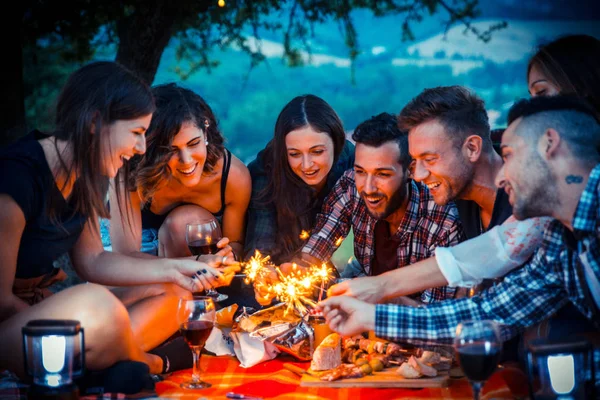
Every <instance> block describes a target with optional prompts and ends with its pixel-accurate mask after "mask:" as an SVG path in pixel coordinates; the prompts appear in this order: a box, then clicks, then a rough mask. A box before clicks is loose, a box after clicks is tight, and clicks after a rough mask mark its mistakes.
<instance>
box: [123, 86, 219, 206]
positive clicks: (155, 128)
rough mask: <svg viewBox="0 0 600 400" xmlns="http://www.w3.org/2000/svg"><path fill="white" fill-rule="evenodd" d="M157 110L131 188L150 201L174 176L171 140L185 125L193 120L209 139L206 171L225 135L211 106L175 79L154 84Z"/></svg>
mask: <svg viewBox="0 0 600 400" xmlns="http://www.w3.org/2000/svg"><path fill="white" fill-rule="evenodd" d="M152 93H153V94H154V97H155V99H156V111H155V112H154V115H153V116H152V121H151V122H150V126H149V127H148V130H147V131H146V141H147V148H146V153H145V154H144V155H143V156H142V157H141V158H139V159H138V160H137V163H136V164H135V165H134V169H133V174H132V177H131V179H130V182H129V190H131V191H135V190H137V192H138V193H139V195H140V197H141V199H142V202H143V203H147V202H148V201H150V200H151V199H152V196H153V195H154V193H156V192H157V191H158V190H159V189H160V188H161V187H163V186H164V185H166V184H167V182H169V180H170V179H171V177H172V172H171V170H170V169H169V166H168V162H169V159H170V158H171V157H172V155H173V151H172V150H171V143H173V139H174V138H175V136H176V135H177V134H178V133H179V131H180V130H181V128H182V127H183V125H185V124H187V123H191V124H193V125H195V126H196V127H197V128H199V129H201V130H202V132H204V134H205V136H206V140H208V145H207V146H206V161H205V163H204V169H203V173H205V174H207V173H211V172H212V171H213V168H214V166H215V164H216V163H217V162H218V161H219V159H220V158H221V157H222V156H223V153H224V150H225V147H224V146H223V142H224V140H223V136H222V135H221V132H220V131H219V128H218V125H217V119H216V118H215V115H214V114H213V111H212V109H211V108H210V106H209V105H208V104H207V103H206V101H204V99H203V98H202V97H200V96H199V95H198V94H196V93H194V92H193V91H191V90H189V89H186V88H182V87H181V86H178V85H176V84H175V83H168V84H164V85H158V86H155V87H153V88H152Z"/></svg>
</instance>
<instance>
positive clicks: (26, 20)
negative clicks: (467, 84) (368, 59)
mask: <svg viewBox="0 0 600 400" xmlns="http://www.w3.org/2000/svg"><path fill="white" fill-rule="evenodd" d="M219 3H221V4H219ZM477 4H478V0H292V1H278V0H225V2H219V1H216V0H211V1H207V0H194V1H190V0H153V1H151V2H148V1H144V0H37V1H31V0H30V1H26V2H25V3H24V4H23V5H22V8H21V9H20V10H19V9H17V11H15V14H14V15H12V16H13V17H14V19H13V21H15V22H16V23H17V25H20V26H18V27H17V28H16V29H15V28H13V29H11V31H10V35H9V32H7V35H9V36H11V37H10V39H6V38H5V41H7V42H8V40H12V41H13V43H19V42H20V44H21V46H20V47H19V46H18V45H17V46H12V47H9V48H7V50H8V51H9V53H10V54H8V57H9V59H10V60H11V65H12V68H11V70H10V74H9V75H8V76H5V78H4V79H6V83H10V85H5V89H7V90H8V93H7V96H5V98H4V99H3V102H4V103H8V102H10V104H3V105H4V107H3V111H2V112H3V114H5V115H3V116H2V121H3V123H2V126H0V128H1V129H2V136H1V137H0V143H8V142H10V141H12V140H13V139H14V138H16V137H18V136H20V135H22V134H23V133H24V132H25V129H26V128H25V122H24V121H25V112H26V110H24V107H23V104H24V99H25V97H30V96H31V95H32V94H34V93H36V91H40V92H43V94H44V95H48V92H53V91H56V90H57V89H56V87H55V86H53V85H51V84H50V85H47V84H46V82H48V81H47V80H50V82H52V83H54V84H55V83H56V82H57V80H59V79H58V78H59V77H60V76H62V75H61V71H63V70H65V69H66V68H65V66H68V65H73V64H78V63H82V62H85V61H87V60H89V59H90V58H91V57H92V56H93V54H94V49H95V48H97V46H98V45H101V44H104V45H106V44H116V45H118V50H117V56H116V61H119V62H121V63H122V64H124V65H125V66H127V67H129V68H130V69H132V70H134V71H135V72H137V73H138V74H139V75H140V76H141V77H142V78H143V79H145V80H146V81H147V82H149V83H152V81H153V80H154V76H155V74H156V71H157V68H158V65H159V62H160V60H161V56H162V53H163V51H164V49H165V47H166V46H167V45H168V44H169V43H170V42H171V41H172V40H174V41H176V42H175V43H177V51H176V57H177V60H178V67H177V73H178V75H179V76H180V77H181V78H182V79H185V78H187V77H188V76H190V75H191V74H193V73H194V72H196V71H198V70H199V69H202V68H206V69H208V70H210V69H211V68H214V67H216V66H217V65H218V63H219V62H218V60H217V59H213V58H211V50H214V49H217V48H227V47H229V46H237V47H238V48H240V49H242V50H244V51H245V52H246V53H247V54H248V55H249V68H252V67H254V66H256V65H258V64H259V63H260V62H262V61H263V60H264V59H265V57H264V55H263V54H262V53H261V51H260V45H258V46H253V45H252V42H251V41H248V40H247V39H248V36H249V35H251V36H254V37H256V38H260V32H278V33H281V35H282V41H283V44H284V49H285V52H284V60H285V62H286V63H287V65H289V66H299V65H302V64H303V63H304V59H303V57H302V51H303V50H304V51H307V52H308V53H309V54H310V46H309V40H310V39H311V37H313V36H314V27H315V26H316V25H317V24H320V23H324V22H330V21H335V22H337V23H338V24H339V27H340V32H341V34H342V35H343V37H344V40H345V43H346V45H347V47H348V53H349V57H350V59H351V60H352V61H354V60H356V58H357V57H359V55H360V46H359V32H357V31H356V29H355V25H354V22H353V19H352V12H353V11H355V10H361V9H362V10H370V11H371V12H372V13H373V14H374V15H376V16H389V15H397V16H398V23H399V25H401V27H402V38H401V40H412V39H414V37H413V34H412V31H411V26H412V25H413V24H416V23H419V22H420V21H421V20H422V19H423V18H425V17H427V16H429V15H433V14H434V13H437V12H439V11H442V12H445V13H446V14H447V15H448V19H447V26H448V27H449V26H450V25H452V24H454V23H455V22H457V21H459V22H462V23H463V24H464V25H465V27H466V29H469V30H471V31H472V32H474V33H475V34H476V35H477V36H478V37H479V38H480V39H482V40H483V41H487V40H489V33H490V32H491V31H493V30H495V29H499V28H501V26H493V27H490V30H489V31H487V32H477V31H476V30H474V28H473V27H472V26H471V25H470V21H471V20H472V19H473V18H475V17H476V16H477V15H478V10H477ZM382 34H384V33H382ZM15 35H17V36H19V35H20V36H21V40H20V41H19V40H18V38H17V37H16V36H15ZM399 39H400V38H399ZM213 54H214V53H213ZM67 69H68V68H67ZM352 79H354V77H353V76H352ZM44 91H45V92H44ZM9 106H10V107H9Z"/></svg>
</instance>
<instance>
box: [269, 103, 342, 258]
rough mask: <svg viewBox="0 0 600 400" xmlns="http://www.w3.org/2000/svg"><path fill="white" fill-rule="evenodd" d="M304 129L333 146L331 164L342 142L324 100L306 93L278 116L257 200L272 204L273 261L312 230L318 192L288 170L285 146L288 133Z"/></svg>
mask: <svg viewBox="0 0 600 400" xmlns="http://www.w3.org/2000/svg"><path fill="white" fill-rule="evenodd" d="M306 126H310V127H312V128H313V129H314V130H315V131H317V132H323V133H326V134H328V135H329V137H330V138H331V140H332V141H333V146H334V163H333V164H334V165H335V163H336V162H337V160H338V158H339V156H340V154H341V152H342V150H343V148H344V144H345V141H346V135H345V132H344V126H343V125H342V121H341V120H340V118H339V116H338V115H337V114H336V112H335V111H334V110H333V108H331V106H330V105H329V104H327V102H325V100H323V99H321V98H319V97H317V96H314V95H311V94H307V95H303V96H298V97H295V98H294V99H292V101H290V102H289V103H288V104H287V105H286V106H285V107H284V108H283V110H281V112H280V113H279V116H278V117H277V122H276V123H275V134H274V137H273V139H272V140H271V141H270V142H269V143H268V144H267V147H266V149H265V153H264V165H265V170H266V171H267V175H268V177H269V180H268V184H267V187H266V188H265V190H264V191H263V192H262V193H261V195H260V197H259V201H264V202H273V203H274V205H275V209H276V211H277V228H278V235H277V239H276V246H275V249H276V250H275V251H274V252H273V254H271V257H273V259H274V260H278V259H282V258H283V257H288V256H290V255H293V254H294V253H296V252H297V251H298V250H300V247H301V246H302V244H303V243H304V241H303V240H302V239H300V234H301V232H302V230H310V229H312V225H313V223H314V221H313V219H314V213H312V212H311V211H312V209H313V208H314V206H315V203H316V201H317V195H318V193H317V192H316V190H315V189H314V188H312V187H310V186H309V185H307V184H306V183H305V182H304V181H303V180H302V179H300V178H299V177H298V176H297V175H296V174H295V173H294V172H293V171H292V169H291V168H290V165H289V162H288V158H287V147H286V144H285V137H286V136H287V134H288V133H290V132H292V131H294V130H297V129H301V128H304V127H306ZM330 172H331V171H330Z"/></svg>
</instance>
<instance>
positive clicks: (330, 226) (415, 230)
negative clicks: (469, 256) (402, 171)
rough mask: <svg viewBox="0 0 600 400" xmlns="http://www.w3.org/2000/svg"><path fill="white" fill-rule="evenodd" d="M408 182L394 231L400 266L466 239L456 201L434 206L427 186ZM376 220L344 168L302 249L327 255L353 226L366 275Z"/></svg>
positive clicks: (445, 294)
mask: <svg viewBox="0 0 600 400" xmlns="http://www.w3.org/2000/svg"><path fill="white" fill-rule="evenodd" d="M409 185H410V190H409V200H408V206H407V209H406V213H405V215H404V218H403V219H402V221H401V223H400V226H399V227H398V230H397V231H396V233H395V234H394V236H395V237H396V238H398V239H399V241H400V245H399V246H398V250H397V253H396V254H397V257H398V268H400V267H403V266H405V265H409V264H413V263H416V262H417V261H420V260H423V259H426V258H429V257H431V256H433V255H434V250H435V248H436V247H437V246H443V247H449V246H452V245H454V244H457V243H459V242H460V241H462V240H463V239H464V234H463V231H462V226H461V224H460V220H459V217H458V212H457V210H456V208H455V207H454V205H449V206H438V205H437V204H435V203H434V201H433V197H432V196H431V194H430V193H429V189H427V187H426V186H425V185H423V184H420V183H417V182H415V181H413V180H411V181H410V182H409ZM376 222H377V220H376V219H375V218H373V217H372V216H371V215H370V214H369V213H368V211H367V206H366V205H365V203H364V201H363V200H362V199H361V197H360V195H359V194H358V191H357V189H356V185H355V182H354V171H353V170H349V171H346V172H345V173H344V175H343V176H342V177H341V178H340V179H339V180H338V182H337V184H336V185H335V187H334V188H333V190H332V191H331V193H329V195H328V196H327V198H326V199H325V201H324V202H323V208H322V209H321V213H319V214H318V215H317V222H316V224H315V229H314V230H313V232H312V235H311V237H310V239H309V240H308V242H307V244H306V246H304V248H303V249H302V252H304V253H308V254H310V255H311V256H313V257H316V258H318V259H319V260H329V259H330V258H331V255H332V254H333V252H334V251H335V250H336V248H337V246H338V245H339V243H341V240H339V239H340V238H345V237H346V236H347V235H348V233H349V231H350V228H352V229H353V231H354V255H355V256H356V259H357V260H358V262H359V263H360V265H361V266H362V268H363V270H364V274H365V275H370V274H371V265H372V263H373V258H374V230H375V223H376ZM454 294H455V288H452V287H447V286H445V287H439V288H433V289H428V290H426V291H424V292H423V293H422V294H421V301H423V302H424V303H431V302H434V301H440V300H445V299H447V298H451V297H454Z"/></svg>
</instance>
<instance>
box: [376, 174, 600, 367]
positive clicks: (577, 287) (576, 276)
mask: <svg viewBox="0 0 600 400" xmlns="http://www.w3.org/2000/svg"><path fill="white" fill-rule="evenodd" d="M573 228H574V229H573V232H572V233H571V232H570V231H569V230H567V228H566V227H565V226H564V225H563V224H561V223H560V222H559V221H556V220H555V221H552V223H550V225H549V226H548V228H547V229H546V231H545V233H544V239H543V242H542V245H541V247H540V249H539V250H538V252H537V253H536V254H535V256H534V257H533V259H532V260H531V261H530V262H529V263H528V264H526V265H525V266H524V267H523V268H520V269H518V270H515V271H513V272H512V273H510V274H509V275H507V276H506V277H505V279H504V281H503V282H502V283H500V284H498V285H496V286H494V287H492V288H490V289H489V290H487V291H485V292H483V293H481V294H480V295H478V296H475V297H472V298H463V299H459V300H452V301H445V302H441V303H436V304H432V305H429V306H427V307H421V308H415V307H406V306H398V305H389V304H388V305H386V304H378V305H376V311H375V334H376V335H377V336H378V337H383V338H387V339H390V340H399V339H413V340H414V339H416V340H423V341H430V340H434V341H439V342H450V341H451V340H452V339H453V337H454V330H455V328H456V325H457V324H458V323H460V322H461V321H465V320H470V319H479V320H481V319H491V320H495V321H498V322H500V323H502V324H503V336H504V337H503V339H505V340H506V339H508V338H510V337H511V336H514V335H515V334H517V333H518V332H519V331H522V330H524V329H525V328H527V327H529V326H531V325H534V324H536V323H538V322H541V321H542V320H544V319H547V318H548V317H550V316H551V315H552V314H554V313H555V312H556V311H558V309H560V308H561V307H562V306H564V305H565V304H567V302H568V301H571V302H572V303H573V304H574V305H575V306H576V307H577V309H578V310H579V311H580V312H581V313H582V314H583V315H584V316H586V317H587V318H588V319H590V320H591V321H592V322H594V323H595V325H596V328H600V318H598V315H597V309H598V305H597V304H596V303H595V301H594V299H593V297H594V296H593V294H594V293H593V292H592V291H593V290H595V289H594V286H592V285H591V284H589V283H588V282H590V279H589V278H588V279H586V278H585V275H584V273H585V268H587V270H588V273H591V275H592V276H590V278H591V277H595V278H596V279H597V280H598V281H600V164H599V165H597V166H596V167H595V168H594V169H593V170H592V171H591V173H590V176H589V179H588V183H587V185H586V187H585V189H584V191H583V193H582V195H581V198H580V200H579V204H578V206H577V209H576V212H575V216H574V218H573ZM569 237H570V239H569ZM573 244H574V245H573ZM584 264H587V266H586V265H584ZM596 294H598V293H596ZM594 359H595V364H596V371H598V372H599V374H600V354H599V352H596V353H595V357H594Z"/></svg>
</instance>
